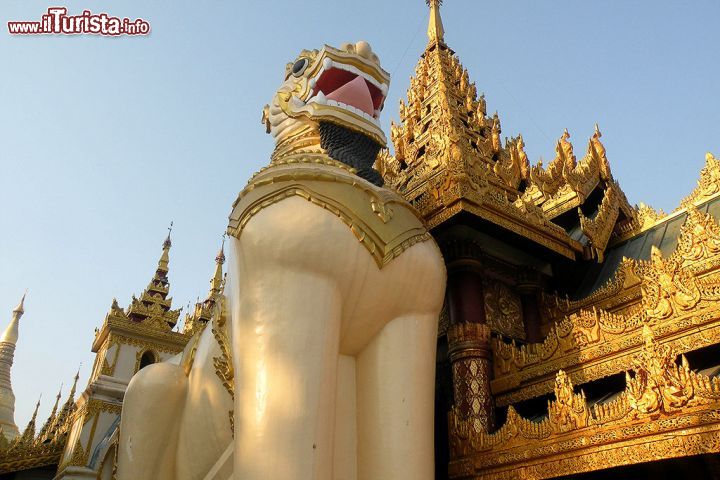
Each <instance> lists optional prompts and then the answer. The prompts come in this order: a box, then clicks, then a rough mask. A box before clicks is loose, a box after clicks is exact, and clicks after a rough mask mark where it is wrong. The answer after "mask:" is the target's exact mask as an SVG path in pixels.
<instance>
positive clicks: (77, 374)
mask: <svg viewBox="0 0 720 480" xmlns="http://www.w3.org/2000/svg"><path fill="white" fill-rule="evenodd" d="M81 367H82V362H81V363H80V365H79V366H78V369H77V373H76V374H75V380H74V381H73V386H72V388H71V389H70V395H69V397H68V399H69V401H71V400H70V399H74V398H75V390H76V388H77V383H78V380H79V379H80V368H81Z"/></svg>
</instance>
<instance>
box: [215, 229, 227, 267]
mask: <svg viewBox="0 0 720 480" xmlns="http://www.w3.org/2000/svg"><path fill="white" fill-rule="evenodd" d="M226 238H227V233H223V235H222V243H221V244H220V250H219V251H218V254H217V256H216V257H215V263H219V264H220V265H222V264H223V263H225V239H226Z"/></svg>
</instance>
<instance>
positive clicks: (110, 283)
mask: <svg viewBox="0 0 720 480" xmlns="http://www.w3.org/2000/svg"><path fill="white" fill-rule="evenodd" d="M56 5H58V4H57V3H52V4H48V3H42V2H38V1H35V0H4V1H3V4H2V7H0V26H1V28H0V60H2V67H1V69H0V70H1V72H2V73H0V229H1V230H0V322H6V321H8V320H9V318H10V314H11V310H12V309H13V307H14V306H15V305H16V304H17V302H18V300H19V298H20V296H21V295H22V293H23V291H24V290H25V288H28V289H29V293H28V298H27V301H26V313H25V316H24V318H23V321H22V325H21V335H20V340H19V343H18V348H17V351H16V359H15V366H14V369H13V385H14V389H15V393H16V396H17V407H16V420H17V422H18V424H19V425H20V427H21V428H23V427H24V425H25V424H26V423H27V421H28V419H29V417H30V414H31V411H32V407H33V406H34V403H35V401H36V399H37V397H38V395H40V393H43V398H44V401H43V405H42V407H41V416H43V417H44V416H45V415H47V413H48V412H49V409H50V407H51V405H50V402H51V399H52V398H53V397H54V395H55V393H56V392H57V389H58V388H59V386H60V383H61V382H65V384H66V388H65V392H67V384H68V383H69V382H71V380H72V376H73V374H74V372H75V370H76V369H77V367H78V365H79V364H80V363H81V362H82V364H83V366H82V368H81V383H82V384H83V385H82V386H84V385H85V382H86V381H87V376H88V374H89V371H90V368H91V366H92V362H93V359H94V354H92V353H91V352H90V344H91V342H92V338H93V331H94V329H95V327H99V326H100V325H101V323H102V321H103V318H104V315H105V313H106V312H107V310H108V308H109V306H110V303H111V300H112V298H113V297H117V298H118V300H119V302H120V304H121V305H123V306H125V305H127V303H128V301H129V299H130V296H131V295H132V294H138V293H140V292H141V291H142V290H143V288H144V287H145V286H146V285H147V283H148V281H149V280H150V278H151V276H152V273H153V271H154V268H155V265H156V262H157V259H158V257H159V255H160V247H161V243H162V240H163V238H164V236H165V234H166V228H167V226H168V224H169V223H170V221H171V220H172V221H174V222H175V229H174V230H173V248H172V251H171V261H170V280H171V295H172V296H173V297H174V305H175V307H180V306H185V305H187V304H188V302H191V301H192V302H194V301H195V299H196V297H198V296H200V297H203V296H204V295H205V294H206V293H207V290H208V282H209V280H210V277H211V275H212V271H213V258H214V256H215V252H216V251H217V248H218V246H219V244H220V239H221V235H222V233H223V231H224V228H225V224H226V219H227V214H228V213H229V211H230V206H231V204H232V202H233V200H234V199H235V197H236V195H237V193H238V191H239V190H240V189H241V188H242V187H243V185H244V184H245V182H246V181H247V179H248V177H249V176H250V175H251V174H252V173H253V172H254V171H256V170H257V169H259V168H260V167H261V166H263V165H264V164H266V162H267V159H268V156H269V154H270V152H271V149H272V141H271V139H270V138H269V136H267V135H265V134H264V133H263V132H264V130H263V128H262V126H261V125H260V113H261V109H262V106H263V105H264V104H265V103H267V102H268V101H269V99H270V98H271V97H272V95H273V93H274V89H275V87H276V86H278V85H279V83H280V81H281V80H282V75H283V72H284V66H285V63H286V62H288V61H291V60H293V59H294V58H295V56H296V55H297V53H299V51H300V50H301V49H303V48H318V47H320V46H321V45H322V44H323V43H328V44H333V45H339V44H340V43H342V42H345V41H357V40H359V39H366V40H368V41H369V42H370V43H371V44H372V45H373V48H374V50H375V51H376V52H377V53H378V54H379V55H380V58H381V60H382V62H383V64H384V66H385V68H386V70H388V71H389V72H390V73H391V74H392V75H393V82H392V85H391V89H390V95H389V98H388V101H387V102H386V108H385V112H384V117H385V118H384V120H383V122H384V125H385V127H386V131H387V126H388V125H389V120H390V119H391V118H395V119H397V102H398V99H399V98H400V96H403V97H404V95H405V90H406V88H407V85H408V78H409V76H410V75H411V74H412V70H413V68H414V65H415V63H416V61H417V59H418V57H419V55H420V53H421V52H422V50H423V47H424V45H425V42H426V37H425V27H426V23H427V7H426V6H425V3H424V2H423V1H422V0H402V1H400V0H396V1H392V2H388V1H380V0H375V1H364V2H357V1H344V0H335V1H332V2H331V1H323V2H321V1H308V0H306V1H305V2H292V1H273V2H252V3H250V2H246V1H219V0H217V1H213V2H203V3H200V2H188V1H169V0H162V1H154V2H127V1H125V2H117V1H116V2H107V1H93V2H87V1H86V2H78V1H74V0H73V1H68V2H65V3H62V5H65V6H67V7H68V9H69V11H70V13H71V14H72V13H80V12H81V11H82V10H83V9H87V8H90V9H91V10H92V11H93V12H98V13H99V12H106V13H108V14H110V15H115V16H118V17H125V16H126V17H130V18H137V17H142V18H143V19H146V20H147V21H149V22H150V24H151V27H152V33H151V35H149V36H147V37H132V38H131V37H120V38H105V37H93V36H77V37H64V36H37V37H32V36H28V37H13V36H11V35H9V34H8V33H7V31H6V30H5V28H6V27H5V25H6V22H7V21H12V20H36V19H39V18H40V16H41V15H42V14H43V13H44V12H45V10H46V9H47V8H48V7H49V6H56ZM442 16H443V21H444V24H445V30H446V35H445V38H446V40H447V42H448V44H449V45H450V46H451V47H452V48H453V49H454V50H455V51H456V52H457V53H458V55H459V56H460V59H461V61H462V62H463V64H464V65H465V66H466V67H467V68H468V70H469V71H470V78H471V80H473V81H475V82H476V84H477V87H478V91H479V92H485V94H486V98H487V103H488V109H489V110H490V111H494V110H498V112H499V114H500V118H501V120H502V126H503V135H507V136H510V135H516V134H518V133H522V134H523V137H524V138H525V143H526V146H527V148H526V150H527V152H528V155H529V156H530V158H531V161H533V162H535V161H537V159H538V158H540V157H541V156H542V157H543V158H545V159H550V158H551V157H552V155H553V151H554V150H553V149H554V144H555V142H556V140H557V138H558V137H559V136H560V134H561V133H562V131H563V129H564V128H568V129H569V130H570V133H571V134H572V141H574V142H575V146H576V151H577V152H578V153H582V152H584V150H585V146H586V143H587V139H588V137H589V136H590V135H591V134H592V131H593V126H594V124H595V122H598V123H599V124H600V127H601V129H602V131H603V134H604V136H603V140H604V142H605V146H606V148H607V152H608V157H609V159H610V162H611V165H612V168H613V173H614V175H615V177H616V178H617V179H618V180H619V181H620V184H621V186H622V187H623V189H624V190H625V192H626V194H627V195H628V198H629V200H630V202H631V203H638V202H641V201H643V202H645V203H649V204H652V205H653V206H655V207H659V208H663V209H665V210H666V211H667V210H672V209H674V208H675V207H676V206H677V205H678V202H679V201H680V199H681V198H682V197H683V196H684V195H686V194H688V193H689V192H690V191H691V189H692V188H693V186H694V184H695V181H696V179H697V177H698V173H699V171H700V168H701V167H702V165H703V163H704V154H705V152H706V151H713V152H715V153H717V154H718V155H720V100H718V99H719V98H720V81H718V79H719V78H720V59H719V58H718V50H717V44H718V37H717V19H718V18H720V3H718V2H716V1H712V0H697V1H694V2H679V1H663V0H652V1H651V0H643V1H640V0H623V1H620V0H615V1H607V2H577V1H553V2H551V1H538V0H524V1H520V0H518V1H512V2H510V1H508V2H487V1H470V0H465V1H462V0H448V1H446V2H445V5H444V7H443V9H442Z"/></svg>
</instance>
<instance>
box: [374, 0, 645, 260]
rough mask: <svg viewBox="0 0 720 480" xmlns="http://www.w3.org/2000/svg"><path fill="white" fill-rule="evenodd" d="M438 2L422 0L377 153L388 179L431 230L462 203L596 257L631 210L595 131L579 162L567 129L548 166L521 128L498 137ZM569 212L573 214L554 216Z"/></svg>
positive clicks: (553, 245) (548, 242) (568, 250)
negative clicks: (534, 157) (536, 157)
mask: <svg viewBox="0 0 720 480" xmlns="http://www.w3.org/2000/svg"><path fill="white" fill-rule="evenodd" d="M440 3H441V2H438V1H429V2H428V4H429V5H430V21H429V25H428V44H427V46H426V48H425V51H424V53H423V54H422V57H421V58H420V61H419V62H418V64H417V66H416V68H415V76H414V77H412V78H411V79H410V88H409V89H408V91H407V103H406V102H405V101H403V100H401V101H400V122H401V123H400V124H399V125H398V124H395V123H394V122H393V123H392V124H391V139H392V142H393V145H394V149H395V153H394V156H393V155H391V154H390V153H389V152H387V151H384V152H382V153H381V154H380V156H379V157H378V161H377V168H378V170H379V171H380V172H381V174H382V175H383V177H384V179H385V181H386V183H387V184H388V185H389V186H391V187H392V188H394V189H396V190H397V191H398V192H399V193H401V194H402V195H403V196H405V198H406V199H407V200H408V201H410V202H411V203H412V204H413V205H414V206H415V207H416V208H417V209H418V210H419V211H420V213H421V214H422V216H423V217H424V218H425V220H426V221H427V223H428V224H429V226H430V227H431V228H432V227H436V226H438V225H440V224H442V223H443V222H445V221H447V220H448V219H450V218H452V217H453V216H455V215H457V214H459V213H460V212H463V211H465V212H469V213H471V214H473V215H475V216H478V217H480V218H482V219H484V220H487V221H489V222H492V223H494V224H496V225H499V226H500V227H503V228H504V229H507V230H509V231H511V232H514V233H516V234H517V235H520V236H522V237H525V238H527V239H529V240H531V241H533V242H536V243H539V244H540V245H543V246H545V247H546V248H549V249H550V250H552V251H555V252H557V253H559V254H561V255H564V256H566V257H569V258H572V259H575V258H576V256H578V255H580V256H581V257H585V258H597V259H598V260H600V261H601V260H602V258H603V251H604V249H605V247H606V246H607V243H608V241H609V239H610V238H611V235H612V234H613V232H614V231H615V230H616V228H620V227H619V226H618V227H616V226H617V225H618V224H620V225H622V224H623V223H624V222H628V221H631V220H632V219H633V218H634V215H635V212H634V210H633V209H632V208H631V207H630V205H629V204H628V202H627V199H626V198H625V194H624V193H623V192H622V190H621V189H620V187H619V185H618V184H617V182H616V181H615V180H614V179H613V177H612V173H611V172H610V166H609V162H608V160H607V157H606V155H605V147H604V146H603V144H602V142H601V141H600V137H601V136H602V134H601V133H600V129H599V128H598V127H597V125H596V128H595V133H594V134H593V136H592V137H591V138H590V140H589V142H588V148H587V153H586V155H585V156H584V157H583V159H582V160H580V161H578V160H577V159H576V157H575V155H574V153H573V146H572V144H571V143H570V141H569V138H570V134H569V133H568V131H567V130H565V132H564V133H563V135H562V136H561V138H560V140H559V141H558V143H557V145H556V150H555V151H556V156H555V158H554V159H553V160H552V161H551V162H550V163H549V164H548V166H547V168H543V166H542V162H539V163H538V165H536V166H533V167H531V166H530V162H529V160H528V157H527V154H526V153H525V150H524V148H525V144H524V140H523V138H522V136H521V135H518V136H517V137H513V138H510V139H508V138H505V141H504V143H503V141H502V140H501V133H502V130H501V123H500V118H499V116H498V114H497V112H495V113H494V114H493V115H492V116H489V115H488V114H487V105H486V101H485V96H484V95H480V96H479V97H478V95H477V88H476V87H475V84H474V83H472V82H471V81H470V79H469V76H468V72H467V70H466V69H465V68H464V67H463V66H462V64H461V63H460V60H459V59H458V57H457V56H456V55H455V54H454V52H453V51H452V50H451V49H450V48H449V47H448V46H447V45H446V43H445V40H444V36H443V35H444V29H443V27H442V20H441V18H440V12H439V8H440ZM571 210H573V212H575V213H574V214H573V215H571V218H570V219H569V221H568V218H567V217H568V216H567V215H565V216H564V217H566V218H563V219H560V220H558V221H555V220H556V219H558V217H560V216H561V215H563V214H565V213H567V212H569V211H571ZM573 219H574V220H573ZM574 229H577V230H579V231H580V232H581V235H575V234H574V232H573V230H574Z"/></svg>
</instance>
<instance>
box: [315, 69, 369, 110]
mask: <svg viewBox="0 0 720 480" xmlns="http://www.w3.org/2000/svg"><path fill="white" fill-rule="evenodd" d="M325 98H327V99H328V100H335V101H336V102H342V103H344V104H346V105H352V106H353V107H355V108H357V109H359V110H362V111H363V112H365V113H367V114H368V115H370V116H372V115H373V114H374V113H375V111H374V107H373V99H372V95H370V89H369V88H368V86H367V84H366V83H365V79H364V78H362V77H360V76H358V77H355V79H354V80H352V81H351V82H348V83H346V84H345V85H343V86H342V87H340V88H338V89H337V90H335V91H334V92H332V93H330V94H328V95H327V96H326V97H325Z"/></svg>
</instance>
